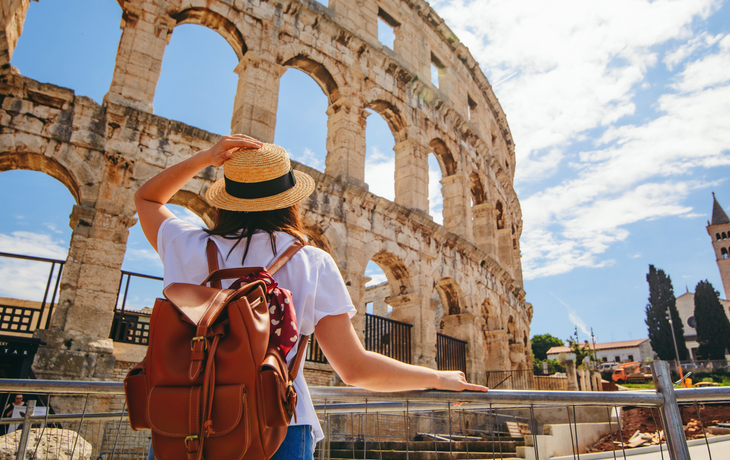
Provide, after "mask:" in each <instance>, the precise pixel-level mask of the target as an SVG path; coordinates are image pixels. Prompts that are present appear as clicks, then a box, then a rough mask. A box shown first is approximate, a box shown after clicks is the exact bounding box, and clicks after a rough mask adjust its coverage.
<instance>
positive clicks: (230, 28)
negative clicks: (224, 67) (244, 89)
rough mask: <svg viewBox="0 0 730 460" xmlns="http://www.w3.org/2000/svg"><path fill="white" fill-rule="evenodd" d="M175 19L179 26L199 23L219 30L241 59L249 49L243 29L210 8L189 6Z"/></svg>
mask: <svg viewBox="0 0 730 460" xmlns="http://www.w3.org/2000/svg"><path fill="white" fill-rule="evenodd" d="M174 19H175V20H176V21H177V26H180V25H182V24H198V25H201V26H204V27H206V28H208V29H211V30H214V31H216V32H218V33H219V34H220V35H221V37H223V38H224V39H225V40H226V41H227V42H228V44H229V45H231V48H233V51H234V52H235V53H236V56H237V57H238V59H239V60H240V59H241V58H242V57H243V55H244V54H246V51H248V47H247V46H246V42H245V40H244V38H243V34H241V31H240V30H238V28H237V27H236V25H235V24H233V23H232V22H231V21H229V20H228V19H226V18H225V17H224V16H221V15H220V14H218V13H216V12H215V11H212V10H209V9H208V8H189V9H187V10H184V11H181V12H179V13H178V14H176V15H175V17H174Z"/></svg>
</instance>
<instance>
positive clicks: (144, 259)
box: [117, 203, 208, 313]
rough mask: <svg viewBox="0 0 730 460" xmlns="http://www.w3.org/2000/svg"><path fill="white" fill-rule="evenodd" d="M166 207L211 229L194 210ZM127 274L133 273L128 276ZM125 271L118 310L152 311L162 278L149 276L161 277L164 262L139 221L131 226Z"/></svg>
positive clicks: (181, 217) (192, 222) (173, 205)
mask: <svg viewBox="0 0 730 460" xmlns="http://www.w3.org/2000/svg"><path fill="white" fill-rule="evenodd" d="M166 207H167V209H169V210H170V211H172V213H173V214H174V215H175V217H177V218H179V219H182V220H184V221H186V222H190V223H191V224H193V225H196V226H198V227H202V228H208V226H207V225H206V224H205V222H204V221H203V219H201V217H200V216H199V215H198V214H196V213H195V212H194V211H192V210H190V209H188V208H185V207H182V206H179V205H176V204H171V203H168V204H167V205H166ZM127 273H131V274H132V275H131V276H130V277H127ZM122 274H123V277H122V285H123V286H122V289H121V291H120V295H119V298H118V299H117V310H122V309H123V310H124V311H125V312H143V313H151V311H152V310H151V309H152V306H153V305H154V303H155V299H156V298H157V297H159V296H160V293H161V292H162V281H161V280H158V279H150V278H146V277H155V278H157V277H159V278H161V277H162V274H163V270H162V262H161V261H160V256H159V255H158V254H157V252H155V250H154V249H153V248H152V246H151V245H150V243H149V242H148V241H147V238H145V236H144V233H143V232H142V228H141V227H140V224H139V222H137V223H136V224H134V225H133V226H132V227H130V229H129V237H128V238H127V250H126V252H125V253H124V261H123V262H122ZM137 275H144V276H137ZM128 278H129V281H128V285H127V279H128Z"/></svg>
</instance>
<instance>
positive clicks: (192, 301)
mask: <svg viewBox="0 0 730 460" xmlns="http://www.w3.org/2000/svg"><path fill="white" fill-rule="evenodd" d="M162 293H163V295H164V296H165V298H166V299H167V300H169V301H170V302H171V303H172V304H173V305H174V306H175V308H177V309H178V310H179V311H180V313H182V314H183V315H184V316H185V317H186V318H187V319H188V320H189V321H190V322H191V323H193V324H195V325H198V323H199V322H200V320H201V319H202V318H203V316H204V315H205V313H206V312H207V311H208V309H209V308H210V307H211V305H213V303H214V302H215V303H216V305H220V306H223V305H225V300H226V298H227V297H228V295H229V294H231V293H232V291H230V290H228V289H223V290H221V289H215V288H210V287H207V286H198V285H197V284H187V283H171V284H170V285H169V286H167V287H166V288H165V289H163V291H162ZM217 313H218V312H216V314H215V316H217ZM212 319H213V320H215V318H212Z"/></svg>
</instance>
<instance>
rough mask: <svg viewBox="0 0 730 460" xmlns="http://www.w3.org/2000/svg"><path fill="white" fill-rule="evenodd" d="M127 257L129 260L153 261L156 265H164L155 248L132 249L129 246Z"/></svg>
mask: <svg viewBox="0 0 730 460" xmlns="http://www.w3.org/2000/svg"><path fill="white" fill-rule="evenodd" d="M125 257H126V258H128V259H129V260H146V261H153V262H155V265H159V266H162V262H161V261H160V256H159V255H157V252H155V251H154V249H132V248H129V247H127V252H126V253H125Z"/></svg>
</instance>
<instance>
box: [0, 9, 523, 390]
mask: <svg viewBox="0 0 730 460" xmlns="http://www.w3.org/2000/svg"><path fill="white" fill-rule="evenodd" d="M2 4H3V8H4V9H3V10H2V15H3V16H2V19H3V20H4V21H5V28H4V30H6V35H5V37H6V38H5V39H4V40H5V41H4V42H2V43H3V44H4V45H3V46H5V47H6V48H7V49H6V50H4V51H3V47H2V46H0V60H2V59H5V61H3V62H9V56H10V55H11V53H12V48H13V46H14V44H15V41H16V39H17V37H16V38H13V37H15V36H14V35H8V32H7V31H8V30H10V31H17V32H18V34H19V33H20V30H22V19H23V18H24V16H25V10H26V9H27V4H28V1H20V2H18V1H10V0H3V2H2ZM120 5H121V6H122V8H123V10H124V13H123V17H122V18H121V26H122V29H123V32H122V37H121V40H120V45H119V50H118V54H117V60H116V68H115V71H114V76H113V79H112V81H111V84H110V89H109V93H108V94H107V95H106V96H105V98H104V103H103V104H102V105H101V106H100V105H98V104H97V103H95V102H94V101H92V100H91V99H89V98H86V97H83V96H76V95H75V94H74V92H73V91H72V90H69V89H65V88H59V87H56V86H53V85H47V84H40V83H38V82H35V81H33V80H30V79H27V78H24V77H22V76H20V75H18V74H17V71H15V70H14V69H12V68H9V67H7V66H6V67H5V68H4V69H3V75H2V79H1V80H2V81H0V98H1V101H0V128H1V129H2V131H1V132H0V171H5V170H10V169H29V170H36V171H43V172H45V173H47V174H49V175H51V176H53V177H55V178H56V179H58V180H59V181H61V182H62V183H63V184H65V185H66V186H67V187H68V189H69V190H70V191H71V193H72V194H73V196H74V198H75V199H76V203H77V204H76V206H75V207H74V209H73V213H72V215H71V221H70V225H71V228H72V229H73V234H72V238H71V245H70V250H69V256H68V262H67V264H66V268H65V270H64V272H63V277H62V282H61V293H60V304H59V307H58V308H57V309H56V311H55V313H54V318H53V321H52V328H51V329H50V330H49V331H45V332H44V333H43V339H44V341H45V342H46V343H47V346H46V347H45V348H43V349H42V350H41V351H39V353H38V355H37V359H36V362H35V365H34V370H35V373H36V375H37V376H39V377H41V378H81V379H97V378H99V379H105V378H112V377H113V370H114V367H115V366H114V355H113V353H114V346H113V344H112V342H111V341H110V340H109V338H108V336H109V329H110V325H111V321H112V316H113V309H114V303H115V296H116V289H117V286H118V285H119V277H120V271H119V270H120V267H121V264H122V260H123V257H124V252H125V250H126V239H127V236H128V229H129V227H131V226H132V225H134V223H135V222H136V219H135V217H134V213H135V210H134V205H133V199H132V197H133V194H134V192H135V191H136V190H137V188H138V187H139V186H140V185H141V184H142V183H144V181H146V180H147V179H149V178H150V177H152V176H153V175H154V174H156V173H158V172H159V171H161V170H162V169H164V168H166V167H168V166H170V165H172V164H175V163H177V162H179V161H181V160H182V159H184V158H187V157H189V156H190V155H192V154H193V153H194V152H195V151H197V150H199V149H202V148H205V147H208V146H210V145H211V144H212V143H214V142H216V141H217V139H218V138H219V136H218V135H215V134H211V133H208V132H205V131H202V130H199V129H196V128H193V127H190V126H187V125H184V124H182V123H179V122H175V121H171V120H167V119H164V118H161V117H158V116H155V115H154V114H153V113H152V112H153V108H152V101H153V99H154V93H155V89H156V86H157V80H158V78H159V75H160V68H161V62H162V59H163V56H164V51H165V46H166V44H167V41H168V40H169V37H170V34H171V33H172V31H173V29H174V27H176V26H177V25H180V24H185V23H195V24H201V25H203V26H206V27H210V28H212V29H213V30H216V31H217V32H219V33H220V34H221V35H222V36H223V37H224V38H225V39H226V40H227V41H228V43H230V44H231V46H232V47H233V49H234V51H235V52H236V53H237V55H238V57H239V59H240V63H239V65H238V66H237V68H236V72H237V73H238V75H239V83H238V90H237V94H236V97H235V101H234V109H233V113H232V116H231V127H232V131H233V132H243V133H245V134H249V135H252V136H254V137H257V138H259V139H261V140H263V141H269V142H270V141H272V140H273V138H274V128H275V125H276V110H277V98H278V89H279V77H280V76H281V75H282V73H283V72H284V71H285V70H286V68H289V67H292V68H297V69H300V70H302V71H304V72H306V73H307V74H308V75H310V76H311V77H312V78H313V79H314V80H315V81H316V82H317V83H318V84H319V85H320V86H321V88H322V90H323V91H324V92H325V94H326V95H327V97H328V98H329V102H330V106H329V108H328V110H327V114H328V123H327V126H328V137H327V158H326V168H325V171H324V173H321V172H318V171H315V170H313V169H311V168H308V167H306V166H303V165H299V164H295V168H297V169H301V170H304V171H306V172H308V173H309V174H311V175H312V176H313V177H314V178H315V180H316V181H317V187H316V190H315V192H314V193H313V195H312V196H311V198H310V199H308V200H307V201H306V202H305V203H304V208H305V212H304V220H305V223H306V225H307V227H308V229H309V230H310V232H311V234H312V236H313V238H312V241H313V244H316V245H318V246H320V247H322V248H324V249H326V250H327V251H328V252H330V253H331V254H332V256H333V258H334V259H335V261H336V262H337V264H338V266H339V268H340V270H341V272H342V275H343V277H344V279H345V281H346V283H347V285H348V288H349V289H350V294H351V296H352V298H353V301H354V303H355V305H356V306H357V307H358V309H359V310H360V312H361V313H364V310H365V303H364V301H363V300H364V298H363V295H364V291H365V286H364V285H365V282H366V281H367V279H368V278H366V277H365V276H364V272H365V267H366V265H367V263H368V262H369V261H370V260H373V261H374V262H376V263H377V264H378V265H380V266H381V267H382V268H383V270H384V272H385V274H386V276H387V278H388V286H389V291H390V293H389V296H388V297H387V298H386V301H387V303H388V304H389V305H391V306H392V308H393V312H392V313H391V318H392V319H395V320H399V321H403V322H407V323H409V324H412V325H413V330H412V342H413V343H412V353H413V354H412V362H414V363H418V364H423V365H427V366H431V367H435V355H436V349H435V344H436V332H439V329H440V330H441V331H442V332H444V333H446V334H448V335H452V336H454V337H457V338H460V339H462V340H467V341H469V346H468V365H467V370H468V374H469V378H470V379H471V380H473V381H476V382H482V381H483V380H484V378H485V377H484V370H485V369H510V368H529V365H530V361H531V356H530V351H529V342H528V341H527V336H528V334H529V324H530V320H531V316H532V310H531V307H530V306H529V304H526V303H525V292H524V290H523V289H522V269H521V265H520V250H519V238H520V234H521V231H522V220H521V210H520V207H519V202H518V200H517V196H516V195H515V192H514V190H513V187H512V181H513V176H514V168H515V157H514V145H513V142H512V138H511V134H510V131H509V127H508V125H507V122H506V118H505V115H504V113H503V111H502V109H501V107H500V106H499V103H498V101H497V99H496V97H495V95H494V93H493V92H492V89H491V86H490V85H489V83H488V82H487V80H486V78H485V77H484V75H483V74H482V72H481V70H480V69H479V68H478V66H477V65H476V62H475V61H474V59H473V58H472V56H471V55H470V54H469V51H468V50H467V49H466V48H465V47H464V45H463V44H461V43H460V42H459V41H458V40H457V39H456V37H454V35H453V33H451V32H450V30H449V29H448V27H446V25H445V24H444V23H443V21H442V20H441V19H440V18H439V17H438V16H437V15H436V14H435V13H434V11H433V10H432V9H431V8H430V7H429V6H428V4H427V3H426V2H424V1H422V0H388V1H385V0H384V1H373V2H359V1H355V0H330V2H329V5H330V6H329V7H328V8H326V7H323V6H322V5H320V4H319V3H317V2H315V1H312V0H282V1H277V2H269V1H262V0H247V1H243V0H207V1H205V2H203V1H198V0H135V1H131V0H128V1H122V0H120ZM11 6H12V8H11ZM379 14H380V15H381V16H382V15H384V14H386V15H387V16H388V18H389V19H388V20H389V21H391V22H392V23H394V24H396V25H397V27H396V28H395V35H396V40H395V44H394V48H395V49H394V50H390V49H388V48H386V47H384V46H382V45H381V44H380V43H378V41H377V38H376V37H377V30H376V27H377V22H376V21H377V16H378V15H379ZM12 21H15V23H13V24H11V22H12ZM18 21H20V23H21V24H19V23H18ZM431 62H437V63H438V65H439V66H440V67H441V70H440V72H439V73H440V77H439V85H438V86H439V87H438V88H437V87H435V86H434V85H432V84H431V83H430V78H429V73H430V72H429V68H430V65H431ZM367 108H370V109H372V110H375V111H376V112H378V113H380V114H381V115H382V116H383V117H384V118H385V120H386V121H387V122H388V123H389V125H390V128H391V130H392V133H393V136H394V138H395V140H396V146H395V148H394V152H395V164H396V172H395V178H394V180H395V191H396V194H395V201H394V202H391V201H388V200H386V199H383V198H381V197H377V196H375V195H373V194H371V193H369V192H368V189H367V185H366V184H365V183H364V182H363V179H364V159H365V126H366V117H367V112H366V110H365V109H367ZM430 152H433V153H434V154H435V155H436V157H437V158H438V160H439V164H440V165H441V168H442V174H443V180H442V181H441V184H442V193H443V196H444V225H443V226H442V225H438V224H436V223H434V222H433V220H432V219H431V218H430V217H429V216H428V191H427V190H428V165H427V155H428V154H429V153H430ZM221 174H222V170H221V171H215V170H212V169H207V170H205V171H203V172H202V173H200V174H199V175H198V176H196V177H195V178H194V179H193V180H192V181H190V182H189V183H188V184H187V185H186V186H185V187H184V188H183V190H182V191H180V192H179V193H178V194H177V195H175V197H174V198H173V199H172V202H173V203H175V204H179V205H182V206H185V207H187V208H189V209H191V210H192V211H193V212H195V213H196V214H198V215H200V216H201V217H202V218H203V220H205V221H206V222H210V215H211V214H210V213H211V210H210V209H209V207H208V205H207V204H206V202H205V200H204V199H203V196H204V193H205V191H206V189H207V187H208V186H209V185H210V184H211V183H212V181H214V180H215V179H216V177H218V176H219V175H221ZM472 203H473V205H472ZM434 291H435V292H436V296H437V297H438V298H439V300H440V304H441V308H442V310H443V317H442V318H441V321H439V322H437V321H436V317H435V314H434V311H435V309H434V306H433V304H432V299H433V298H434ZM363 318H364V315H363V314H361V315H357V316H356V317H355V318H354V319H353V322H354V324H355V327H356V329H357V330H358V332H359V334H361V336H362V333H363V327H364V319H363ZM435 325H436V327H435Z"/></svg>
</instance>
